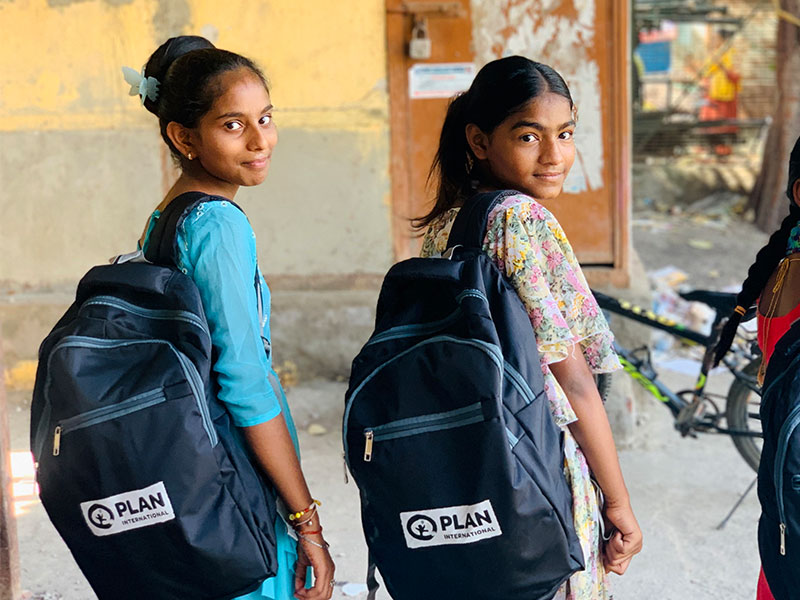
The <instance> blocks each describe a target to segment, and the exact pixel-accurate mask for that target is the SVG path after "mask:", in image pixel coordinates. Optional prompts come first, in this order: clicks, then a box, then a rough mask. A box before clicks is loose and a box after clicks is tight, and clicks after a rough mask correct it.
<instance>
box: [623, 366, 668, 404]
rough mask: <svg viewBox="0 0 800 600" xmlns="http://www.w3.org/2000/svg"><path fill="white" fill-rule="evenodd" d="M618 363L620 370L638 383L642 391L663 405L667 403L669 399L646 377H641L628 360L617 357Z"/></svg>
mask: <svg viewBox="0 0 800 600" xmlns="http://www.w3.org/2000/svg"><path fill="white" fill-rule="evenodd" d="M619 361H620V363H622V368H623V369H624V370H625V372H626V373H627V374H628V375H630V376H631V377H633V379H634V380H636V382H638V383H639V385H641V386H642V387H643V388H644V389H646V390H647V391H648V392H650V393H651V394H652V395H653V396H654V397H655V398H656V399H657V400H660V401H661V402H664V403H665V404H666V403H668V402H669V398H667V397H666V396H665V395H664V394H662V393H661V391H660V390H659V389H658V388H657V387H656V385H655V384H654V383H653V382H652V381H650V380H649V379H648V378H647V377H645V376H644V375H642V373H640V372H639V370H638V369H637V368H636V367H635V366H634V365H633V364H632V363H631V362H630V361H628V360H626V359H625V358H623V357H622V356H620V357H619Z"/></svg>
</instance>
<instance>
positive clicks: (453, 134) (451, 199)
mask: <svg viewBox="0 0 800 600" xmlns="http://www.w3.org/2000/svg"><path fill="white" fill-rule="evenodd" d="M547 92H552V93H554V94H558V95H559V96H563V97H564V98H566V99H567V100H569V105H570V108H573V106H574V105H573V102H572V96H571V95H570V93H569V88H568V87H567V84H566V83H565V82H564V79H563V78H562V77H561V75H559V74H558V73H557V72H556V71H555V69H553V68H552V67H549V66H547V65H544V64H542V63H538V62H534V61H532V60H530V59H528V58H525V57H523V56H508V57H506V58H500V59H498V60H493V61H492V62H490V63H487V64H486V65H485V66H484V67H483V68H482V69H481V70H480V71H478V74H477V75H476V76H475V80H474V81H473V82H472V85H471V86H470V87H469V89H468V90H467V91H466V92H464V93H462V94H459V95H458V96H456V97H455V98H453V100H452V101H451V102H450V106H448V108H447V115H446V116H445V119H444V124H443V125H442V133H441V135H440V137H439V149H438V150H437V151H436V157H435V158H434V160H433V165H431V170H430V173H429V174H428V181H429V182H430V181H437V191H436V204H435V205H434V207H433V209H432V210H431V212H429V213H428V214H427V215H425V216H424V217H421V218H419V219H416V220H415V222H414V223H415V226H416V227H418V228H422V227H425V226H427V225H429V224H430V223H431V222H432V221H433V220H434V219H436V218H437V217H438V216H439V215H441V214H442V213H444V212H446V211H447V210H449V209H450V208H452V207H453V206H455V205H456V204H459V203H460V202H462V201H463V200H466V199H467V198H468V197H469V196H470V195H471V194H472V193H473V188H474V187H475V185H474V183H473V180H474V179H475V176H476V175H478V173H477V172H476V173H473V164H474V161H475V156H474V155H473V153H472V150H471V149H470V147H469V144H468V143H467V135H466V132H465V129H466V126H467V125H468V124H469V123H474V124H475V125H477V126H478V127H480V129H481V131H483V132H484V133H486V134H490V133H492V132H493V131H494V130H495V128H496V127H497V126H498V125H500V123H502V122H503V121H504V120H505V119H507V118H508V117H509V116H510V115H512V114H514V113H516V112H518V111H520V110H522V109H523V108H524V106H525V105H526V104H527V103H528V102H530V101H531V100H533V99H534V98H537V97H538V96H540V95H542V94H544V93H547Z"/></svg>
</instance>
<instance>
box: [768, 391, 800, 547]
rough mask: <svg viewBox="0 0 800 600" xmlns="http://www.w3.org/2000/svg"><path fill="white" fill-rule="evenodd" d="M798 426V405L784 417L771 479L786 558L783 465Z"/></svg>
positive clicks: (799, 416) (799, 411)
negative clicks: (772, 479) (773, 480)
mask: <svg viewBox="0 0 800 600" xmlns="http://www.w3.org/2000/svg"><path fill="white" fill-rule="evenodd" d="M798 424H800V405H797V406H795V407H794V408H793V409H792V412H790V413H789V416H787V417H786V420H785V421H784V423H783V425H782V426H781V430H780V433H779V434H778V446H777V447H778V452H777V456H776V457H775V467H774V471H773V477H774V478H775V495H776V497H777V500H778V520H779V522H780V533H781V556H786V514H785V506H784V502H783V465H784V463H785V462H786V451H787V446H788V441H789V436H790V435H792V433H793V432H794V430H795V429H796V428H797V425H798Z"/></svg>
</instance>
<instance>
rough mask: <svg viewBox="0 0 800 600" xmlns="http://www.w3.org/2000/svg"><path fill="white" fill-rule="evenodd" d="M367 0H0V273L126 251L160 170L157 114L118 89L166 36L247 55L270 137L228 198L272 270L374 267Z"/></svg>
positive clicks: (301, 272) (383, 119)
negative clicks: (266, 165)
mask: <svg viewBox="0 0 800 600" xmlns="http://www.w3.org/2000/svg"><path fill="white" fill-rule="evenodd" d="M384 20H385V19H384V3H383V1H382V0H340V1H338V2H336V3H331V2H327V1H325V0H304V1H303V2H297V1H295V0H271V1H266V2H248V1H247V0H228V1H227V2H225V3H220V2H218V1H216V0H27V1H17V2H0V31H2V32H3V44H2V47H0V73H2V77H0V183H2V186H3V193H2V195H0V211H1V212H2V214H3V215H4V217H3V219H2V225H0V227H1V228H2V232H1V234H0V284H6V285H10V286H11V287H20V286H34V287H40V288H41V287H45V288H46V287H48V286H58V285H61V284H68V283H72V284H74V282H75V281H76V279H77V278H78V277H79V276H80V275H81V274H82V273H83V272H85V271H86V270H87V268H88V267H90V266H91V265H93V264H98V263H101V262H103V261H105V260H106V259H107V258H108V257H109V256H111V255H113V254H116V253H119V252H124V251H128V250H130V249H131V247H132V246H133V244H135V240H136V239H137V238H138V236H139V234H140V232H141V229H142V227H143V225H144V221H145V219H146V217H147V215H148V214H149V212H150V211H151V210H152V208H153V207H154V206H155V205H156V204H157V203H158V202H159V201H160V199H161V198H162V195H163V191H164V181H165V180H168V179H169V177H170V176H171V174H170V172H169V162H168V161H167V160H165V154H164V149H163V143H162V142H161V140H160V138H159V135H158V124H157V121H156V119H155V118H154V117H153V115H151V114H150V113H148V112H147V111H146V110H144V109H143V108H142V107H141V105H140V104H139V102H138V100H137V99H136V98H132V97H130V96H128V95H127V88H128V86H127V85H126V84H125V82H124V81H123V79H122V75H121V72H120V66H122V65H128V66H132V67H136V68H138V67H139V66H141V65H142V64H143V63H144V62H145V61H146V59H147V57H148V56H149V55H150V53H151V52H152V51H153V50H155V48H156V47H157V46H158V45H159V44H160V43H161V42H162V41H164V40H165V39H166V38H167V37H170V36H172V35H177V34H181V33H196V34H200V35H204V36H206V37H208V38H209V39H211V40H212V41H213V42H214V43H215V44H216V45H217V46H219V47H222V48H226V49H229V50H233V51H236V52H240V53H242V54H244V55H246V56H249V57H251V58H253V59H254V60H255V61H256V62H257V63H259V64H260V65H261V66H262V67H263V68H264V70H265V72H266V74H267V77H268V79H269V80H270V87H271V94H272V99H273V102H274V103H275V105H276V113H275V116H276V123H277V125H278V128H279V136H280V138H279V139H280V141H279V144H278V147H277V149H276V152H275V155H274V158H273V163H272V166H271V169H270V175H269V177H268V179H267V182H266V183H265V184H264V185H262V186H259V187H257V188H251V189H242V190H241V191H240V193H239V195H238V196H237V200H238V201H241V203H242V204H243V206H244V208H245V210H246V211H247V213H248V216H249V217H250V219H251V221H252V222H253V225H254V228H255V230H256V234H257V236H258V238H259V251H260V253H261V258H260V260H261V263H262V265H263V268H264V270H265V272H267V273H269V274H272V275H292V276H300V277H307V278H314V277H316V276H318V275H326V276H330V275H333V276H339V275H341V276H350V275H352V274H354V273H368V274H369V273H374V274H377V273H382V272H384V271H385V269H386V268H387V267H388V265H389V264H390V262H391V240H390V233H389V231H390V230H389V208H388V206H389V203H388V195H389V175H388V164H389V124H388V98H387V92H386V83H385V77H386V51H385V32H384Z"/></svg>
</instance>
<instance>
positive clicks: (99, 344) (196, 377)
mask: <svg viewBox="0 0 800 600" xmlns="http://www.w3.org/2000/svg"><path fill="white" fill-rule="evenodd" d="M137 344H164V345H166V346H167V347H168V348H169V349H170V350H171V351H172V352H173V354H174V355H175V356H176V358H177V359H178V363H179V364H180V366H181V370H182V371H183V374H184V376H185V377H186V379H187V381H188V382H189V387H191V388H192V395H193V396H194V398H195V402H196V403H197V408H198V410H199V411H200V417H201V419H202V421H203V428H204V429H205V431H206V434H207V435H208V439H209V441H210V442H211V445H212V446H216V445H217V442H218V437H217V432H216V430H215V429H214V426H213V424H212V422H211V415H210V414H209V411H208V405H207V404H206V398H205V394H204V393H203V392H202V390H203V389H204V386H203V384H202V379H201V378H200V374H199V373H198V372H197V369H196V368H195V366H194V365H193V364H192V363H191V361H189V359H188V358H187V357H186V356H184V355H183V354H181V353H180V352H179V351H178V349H177V348H175V346H173V345H172V344H171V343H169V342H167V341H165V340H103V339H98V338H92V337H87V336H80V335H70V336H66V337H64V339H62V340H61V341H60V342H59V343H58V344H56V345H55V346H54V347H53V349H52V351H51V352H50V357H49V359H48V364H47V373H48V376H47V380H46V381H45V387H44V389H45V401H46V402H45V410H47V409H49V407H50V404H51V403H50V400H49V398H48V394H47V390H49V389H50V373H52V369H51V368H50V361H52V360H53V356H55V354H56V352H57V351H58V350H61V349H62V348H69V347H76V348H121V347H124V346H134V345H137ZM43 415H44V413H43ZM48 426H49V423H45V422H44V419H42V420H41V421H40V423H39V427H38V428H37V433H36V438H35V439H36V441H37V451H36V456H41V453H42V449H43V448H42V447H43V446H44V441H45V438H46V437H47V430H46V427H48ZM61 433H63V431H62V432H60V433H59V436H58V439H59V442H60V434H61ZM54 441H55V434H54Z"/></svg>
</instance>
